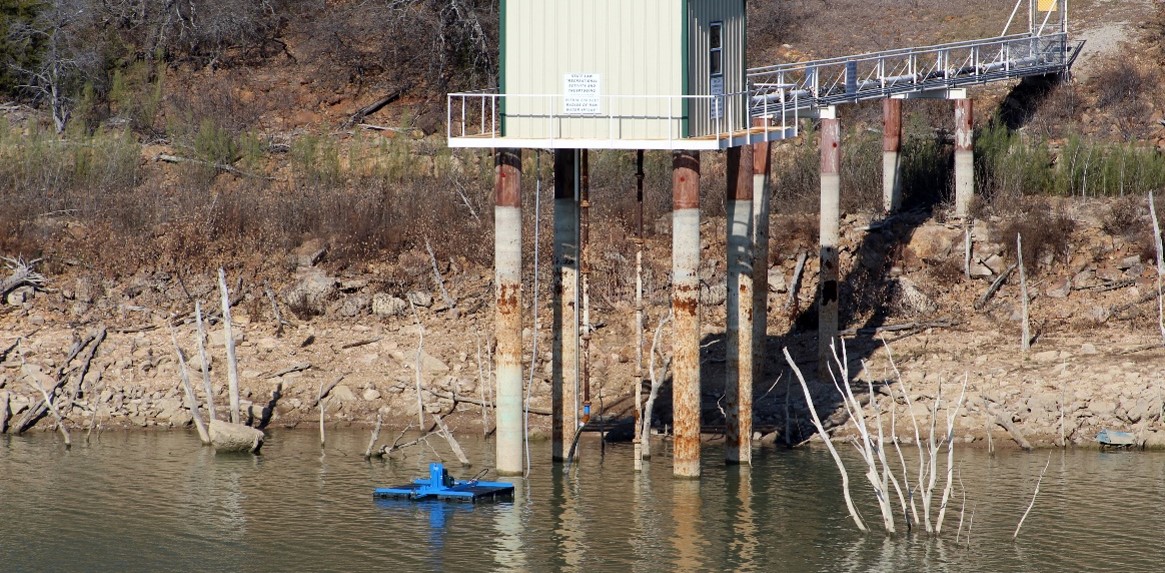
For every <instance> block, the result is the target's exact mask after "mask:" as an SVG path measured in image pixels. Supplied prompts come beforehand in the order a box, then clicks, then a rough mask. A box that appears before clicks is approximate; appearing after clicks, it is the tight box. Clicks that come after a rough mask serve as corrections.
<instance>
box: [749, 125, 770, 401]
mask: <svg viewBox="0 0 1165 573" xmlns="http://www.w3.org/2000/svg"><path fill="white" fill-rule="evenodd" d="M758 121H765V120H758ZM769 149H770V147H769V143H768V142H767V141H765V142H759V143H755V144H753V146H752V174H753V175H752V236H753V246H752V256H753V265H752V348H753V352H752V355H753V359H752V372H753V374H752V377H753V380H754V381H756V380H760V379H761V377H762V376H763V375H764V363H765V340H766V338H767V337H768V332H769V323H768V320H769V183H770V177H769V176H770V169H771V168H770V156H769Z"/></svg>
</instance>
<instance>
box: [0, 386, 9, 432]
mask: <svg viewBox="0 0 1165 573" xmlns="http://www.w3.org/2000/svg"><path fill="white" fill-rule="evenodd" d="M9 411H10V410H9V408H8V391H7V390H5V391H4V392H0V434H3V433H5V432H7V431H8V417H9Z"/></svg>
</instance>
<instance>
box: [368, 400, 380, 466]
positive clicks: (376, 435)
mask: <svg viewBox="0 0 1165 573" xmlns="http://www.w3.org/2000/svg"><path fill="white" fill-rule="evenodd" d="M381 422H383V419H382V417H381V415H380V412H377V413H376V425H375V426H373V428H372V437H370V438H368V449H366V450H364V459H366V460H367V459H370V458H371V457H372V448H374V447H376V441H377V440H379V439H380V424H381Z"/></svg>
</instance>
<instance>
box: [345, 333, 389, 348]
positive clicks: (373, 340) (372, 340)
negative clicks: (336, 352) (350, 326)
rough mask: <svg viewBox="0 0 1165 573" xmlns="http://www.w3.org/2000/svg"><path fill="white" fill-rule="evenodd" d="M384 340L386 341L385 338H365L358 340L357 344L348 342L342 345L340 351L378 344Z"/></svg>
mask: <svg viewBox="0 0 1165 573" xmlns="http://www.w3.org/2000/svg"><path fill="white" fill-rule="evenodd" d="M383 339H384V337H383V336H377V337H374V338H365V339H364V340H357V341H355V342H346V343H344V344H341V345H340V350H348V349H349V348H359V347H361V346H368V345H369V344H376V343H377V342H380V341H381V340H383Z"/></svg>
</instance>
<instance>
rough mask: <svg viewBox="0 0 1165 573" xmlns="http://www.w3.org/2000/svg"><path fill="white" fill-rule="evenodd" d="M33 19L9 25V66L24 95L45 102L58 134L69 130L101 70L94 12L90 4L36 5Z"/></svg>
mask: <svg viewBox="0 0 1165 573" xmlns="http://www.w3.org/2000/svg"><path fill="white" fill-rule="evenodd" d="M32 12H33V13H32V14H31V17H25V18H13V19H12V20H10V21H9V22H8V23H7V27H6V30H5V37H4V42H5V45H6V46H11V47H14V48H15V49H14V50H10V51H5V52H3V56H4V57H5V58H6V61H5V62H4V64H5V65H6V66H7V68H8V73H9V74H10V75H12V76H13V78H14V80H15V87H16V89H17V90H18V91H21V92H24V93H26V94H28V95H29V96H31V97H32V99H33V100H34V101H37V102H44V103H45V104H47V105H48V106H49V109H50V111H51V112H52V117H53V124H54V125H55V127H56V129H57V133H60V132H63V131H64V130H65V125H66V124H67V123H68V121H69V116H70V115H71V113H72V109H73V102H74V96H75V95H76V94H78V93H80V89H81V86H82V85H83V84H84V83H85V81H86V79H88V78H89V77H90V76H91V75H92V74H93V73H94V72H95V71H96V70H97V69H98V67H99V63H100V57H99V55H98V49H97V47H96V46H94V45H93V44H92V43H90V42H89V40H90V39H91V31H92V30H93V23H94V10H93V8H92V6H91V5H90V3H89V1H88V0H47V1H42V2H40V3H38V4H35V5H33V7H32Z"/></svg>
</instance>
